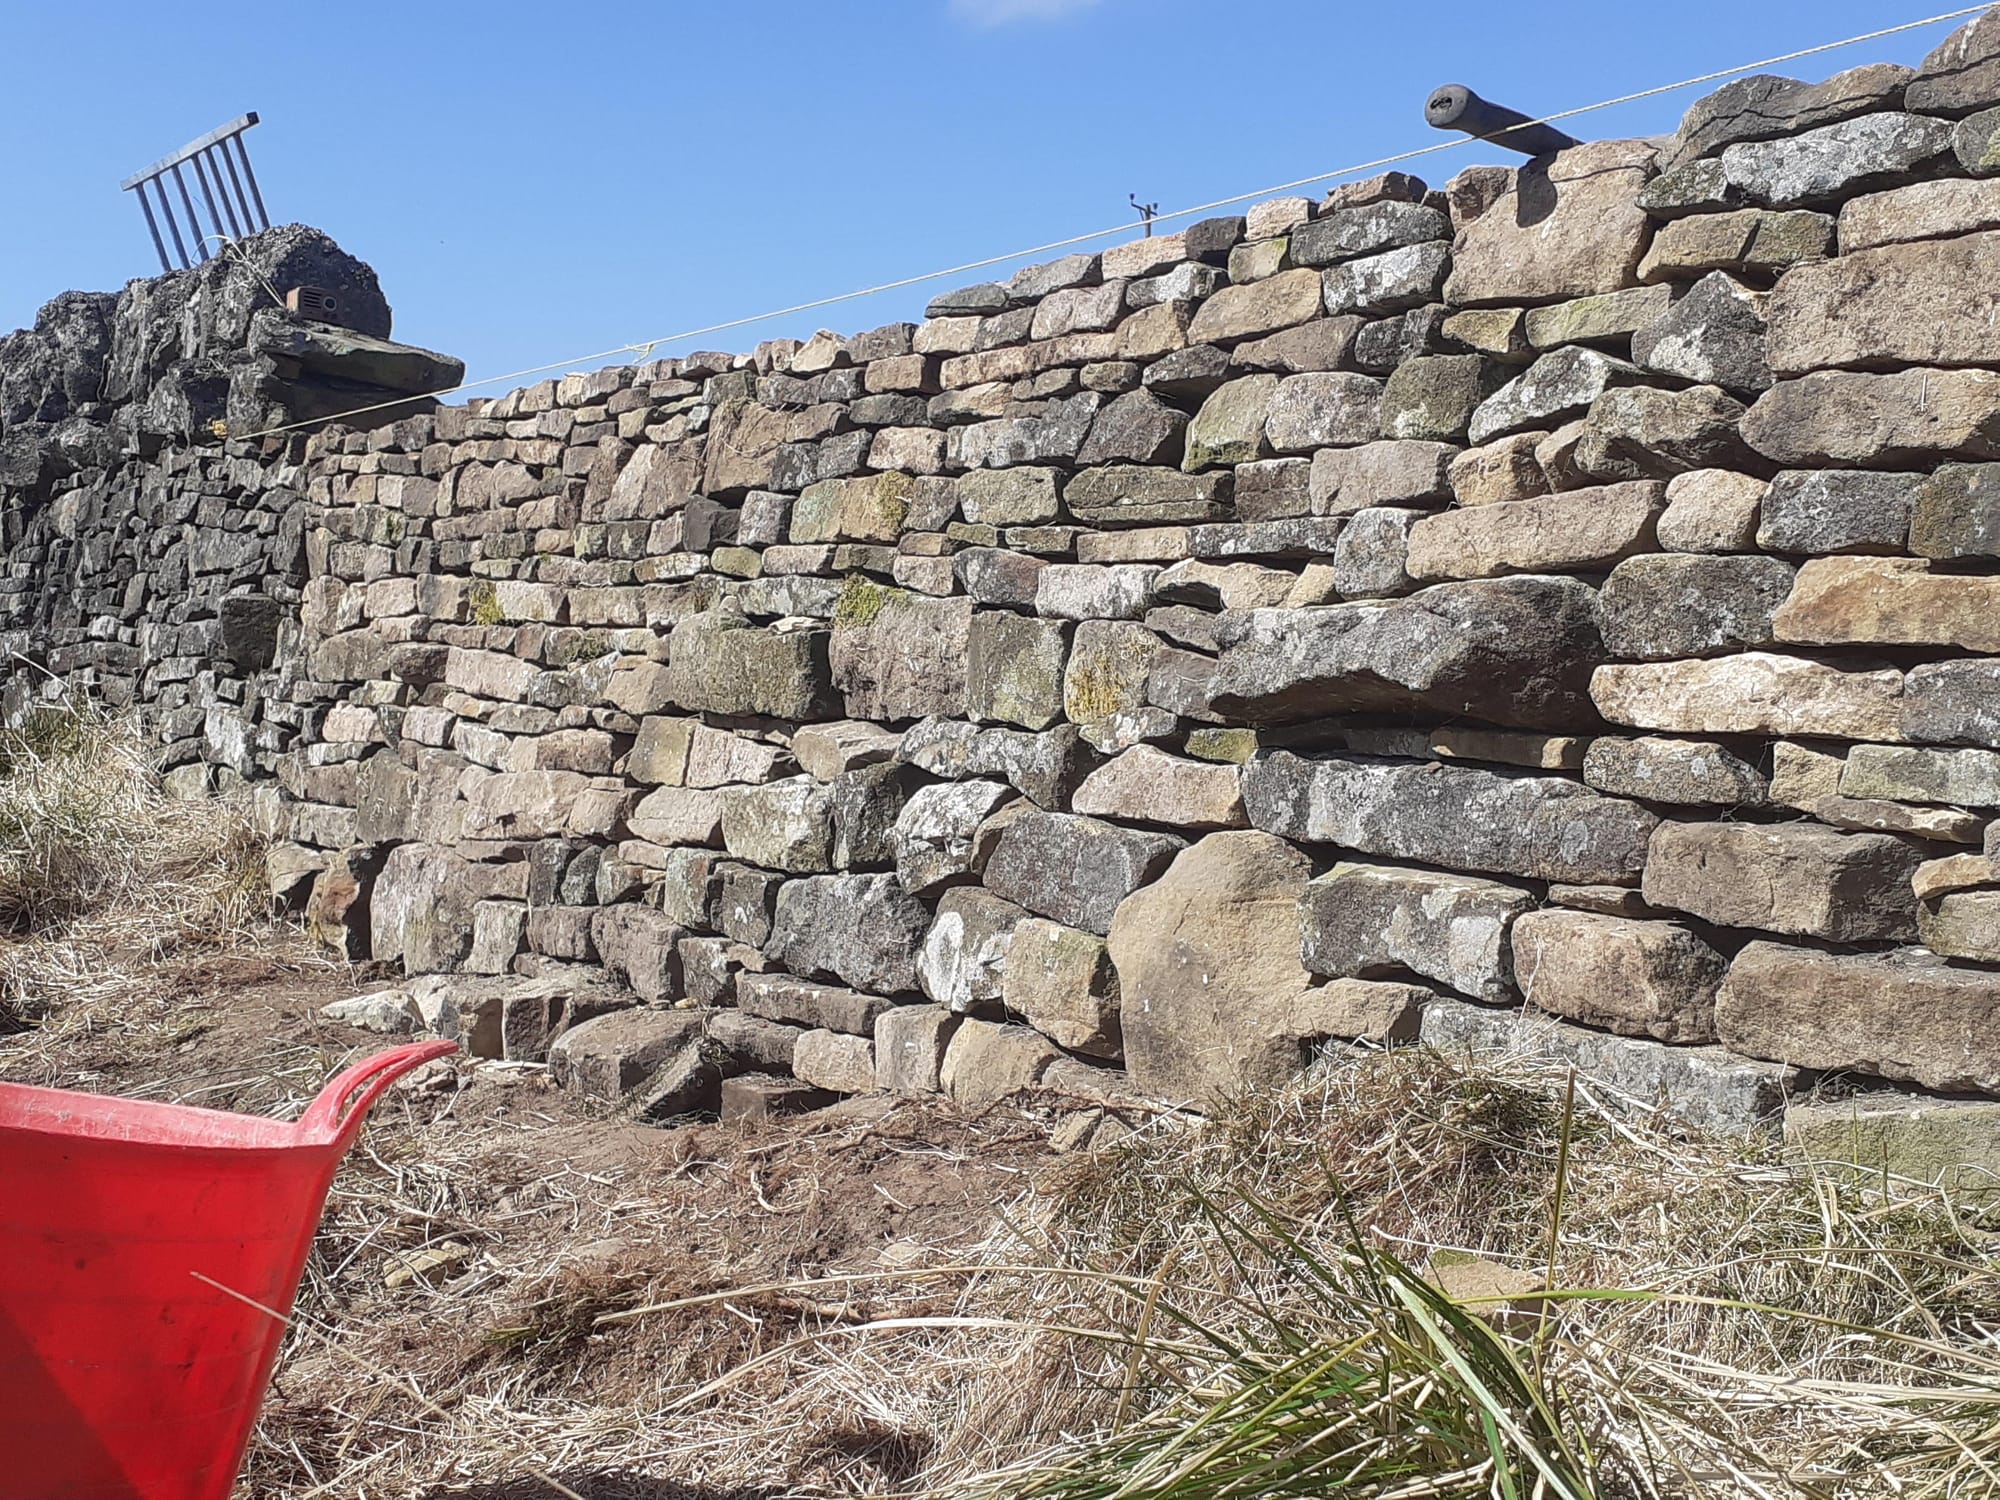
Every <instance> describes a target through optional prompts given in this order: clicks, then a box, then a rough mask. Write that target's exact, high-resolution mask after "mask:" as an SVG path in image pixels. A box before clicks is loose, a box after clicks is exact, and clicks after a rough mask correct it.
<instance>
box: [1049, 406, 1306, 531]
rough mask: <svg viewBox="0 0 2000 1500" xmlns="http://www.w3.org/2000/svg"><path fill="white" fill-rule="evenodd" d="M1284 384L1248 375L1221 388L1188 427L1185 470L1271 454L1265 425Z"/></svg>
mask: <svg viewBox="0 0 2000 1500" xmlns="http://www.w3.org/2000/svg"><path fill="white" fill-rule="evenodd" d="M1282 383H1283V382H1282V381H1280V379H1279V378H1278V377H1277V376H1276V375H1246V376H1244V377H1243V378H1242V379H1240V380H1232V381H1230V382H1229V383H1228V384H1227V385H1224V386H1221V387H1219V388H1218V389H1217V390H1216V391H1215V393H1214V394H1213V395H1211V396H1210V397H1209V398H1208V399H1207V400H1206V401H1204V402H1202V404H1201V410H1200V411H1198V412H1196V413H1195V417H1194V420H1193V421H1192V422H1190V423H1189V424H1188V428H1187V453H1186V457H1185V458H1183V459H1182V461H1181V466H1182V468H1184V469H1186V470H1187V471H1188V472H1189V473H1191V474H1192V473H1195V472H1198V471H1199V470H1202V469H1214V468H1223V467H1228V466H1231V465H1235V464H1240V463H1248V462H1249V461H1250V460H1252V459H1256V458H1263V457H1264V456H1265V455H1266V454H1267V453H1269V452H1270V449H1269V447H1268V446H1267V445H1266V442H1265V439H1264V423H1265V420H1266V419H1267V418H1268V417H1269V416H1270V413H1271V404H1272V402H1273V401H1275V400H1276V399H1277V395H1278V387H1279V386H1280V385H1281V384H1282ZM1070 503H1071V505H1072V506H1074V505H1075V504H1076V502H1075V501H1074V500H1072V501H1071V502H1070Z"/></svg>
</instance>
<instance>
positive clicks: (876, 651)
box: [802, 575, 972, 721]
mask: <svg viewBox="0 0 2000 1500" xmlns="http://www.w3.org/2000/svg"><path fill="white" fill-rule="evenodd" d="M971 626H972V601H971V600H969V599H930V598H925V597H923V596H921V595H917V594H912V593H909V592H907V591H905V590H903V589H894V588H884V587H882V586H881V585H880V584H874V583H870V582H868V581H867V580H866V579H864V578H861V577H860V576H859V575H856V576H854V577H851V578H850V579H849V580H848V583H847V588H846V589H845V590H844V591H843V593H842V594H841V600H840V605H839V607H838V608H837V609H836V610H835V612H834V623H833V634H832V641H831V644H830V646H829V648H828V653H827V656H828V664H829V667H830V670H831V675H832V680H833V686H834V688H835V689H836V690H837V691H838V692H839V693H840V694H841V695H842V698H843V699H844V701H845V704H846V710H847V714H848V717H850V718H855V719H869V720H875V721H881V720H897V719H921V718H923V717H925V716H926V715H929V714H952V715H958V714H962V713H964V712H965V661H966V654H967V646H968V637H969V634H970V631H971ZM802 717H806V716H802Z"/></svg>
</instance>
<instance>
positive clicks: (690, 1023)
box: [549, 1010, 702, 1104]
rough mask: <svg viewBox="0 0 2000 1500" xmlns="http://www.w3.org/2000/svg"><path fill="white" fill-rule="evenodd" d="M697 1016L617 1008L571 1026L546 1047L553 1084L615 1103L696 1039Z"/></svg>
mask: <svg viewBox="0 0 2000 1500" xmlns="http://www.w3.org/2000/svg"><path fill="white" fill-rule="evenodd" d="M701 1035H702V1020H701V1017H700V1016H697V1015H692V1014H690V1013H688V1012H685V1011H682V1012H672V1011H658V1010H626V1011H616V1012H613V1013H612V1014H610V1015H602V1016H593V1017H592V1018H591V1019H590V1020H588V1021H584V1022H582V1023H581V1024H579V1025H576V1026H572V1027H570V1028H569V1029H568V1030H567V1031H565V1032H564V1033H563V1034H562V1035H561V1036H559V1037H557V1038H556V1039H555V1041H554V1042H553V1043H552V1044H550V1047H549V1076H550V1077H551V1078H552V1079H553V1080H554V1082H555V1085H556V1087H557V1088H560V1089H563V1090H565V1091H567V1092H569V1093H573V1094H576V1095H579V1096H580V1097H582V1098H585V1099H594V1100H597V1101H598V1102H600V1103H605V1104H616V1103H618V1102H619V1101H621V1100H622V1099H624V1097H625V1096H626V1095H627V1094H629V1093H631V1092H632V1091H633V1090H635V1089H637V1088H639V1087H640V1086H641V1085H642V1084H644V1083H645V1082H646V1081H647V1080H648V1079H650V1078H652V1077H653V1076H654V1074H656V1073H658V1072H659V1071H660V1070H661V1069H662V1068H663V1067H665V1066H667V1065H668V1064H669V1063H670V1062H671V1061H672V1060H673V1059H674V1058H676V1057H677V1056H679V1054H680V1053H681V1052H682V1051H683V1050H684V1049H685V1048H687V1046H688V1045H689V1044H690V1043H692V1042H695V1041H697V1040H698V1039H699V1038H700V1037H701Z"/></svg>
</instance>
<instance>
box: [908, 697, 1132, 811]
mask: <svg viewBox="0 0 2000 1500" xmlns="http://www.w3.org/2000/svg"><path fill="white" fill-rule="evenodd" d="M897 753H898V756H899V758H900V759H902V760H904V761H907V762H908V763H909V764H911V765H913V766H916V767H917V768H918V769H919V770H922V771H927V772H929V773H930V774H931V775H933V776H942V777H945V778H947V779H950V780H954V781H956V780H961V779H963V778H964V777H967V776H985V777H992V778H995V779H997V780H1000V781H1004V782H1006V783H1007V784H1008V785H1009V786H1011V787H1013V788H1014V790H1015V791H1017V792H1020V793H1021V794H1022V795H1023V796H1025V797H1027V798H1029V799H1030V800H1031V801H1033V802H1035V803H1036V804H1037V805H1038V806H1041V807H1059V806H1061V805H1062V804H1063V802H1064V801H1065V800H1066V799H1067V798H1068V796H1069V794H1070V792H1072V791H1073V790H1075V788H1076V785H1077V783H1078V782H1080V781H1082V780H1083V778H1084V776H1085V775H1086V774H1087V773H1088V771H1089V769H1090V766H1091V764H1092V760H1091V755H1090V751H1089V749H1088V747H1087V746H1086V745H1085V744H1084V742H1083V739H1082V736H1081V734H1080V733H1079V731H1078V730H1077V728H1076V726H1075V725H1073V724H1059V725H1057V726H1056V727H1055V728H1054V729H1048V730H1044V731H1042V732H1041V733H1039V734H1031V733H1029V732H1027V731H1026V730H1021V729H982V728H980V727H979V726H978V725H976V724H965V723H953V722H951V721H949V720H945V719H926V720H925V721H924V722H923V723H921V724H917V725H913V726H912V727H911V728H910V730H909V731H908V732H907V733H906V734H905V735H904V736H903V743H902V748H901V749H900V750H899V751H898V752H897Z"/></svg>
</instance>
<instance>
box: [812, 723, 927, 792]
mask: <svg viewBox="0 0 2000 1500" xmlns="http://www.w3.org/2000/svg"><path fill="white" fill-rule="evenodd" d="M901 742H902V737H901V736H900V735H898V734H897V733H896V732H895V731H894V730H892V729H884V728H882V727H881V726H880V725H877V724H864V723H861V722H860V721H858V720H855V719H836V720H834V721H832V722H831V723H826V724H807V725H804V726H802V727H801V728H800V729H799V731H798V732H797V733H796V734H794V735H793V736H792V755H793V757H794V758H795V759H796V760H797V761H798V763H799V765H800V767H801V768H803V769H804V770H805V771H806V772H808V773H809V774H810V775H812V776H813V777H814V778H816V779H817V780H820V781H831V780H833V779H834V777H836V776H838V775H840V774H841V773H842V772H844V771H853V770H858V769H859V768H861V767H862V766H872V765H879V764H880V763H881V762H883V761H886V760H889V759H890V758H892V757H893V756H894V755H895V753H896V746H897V745H898V744H900V743H901Z"/></svg>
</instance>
